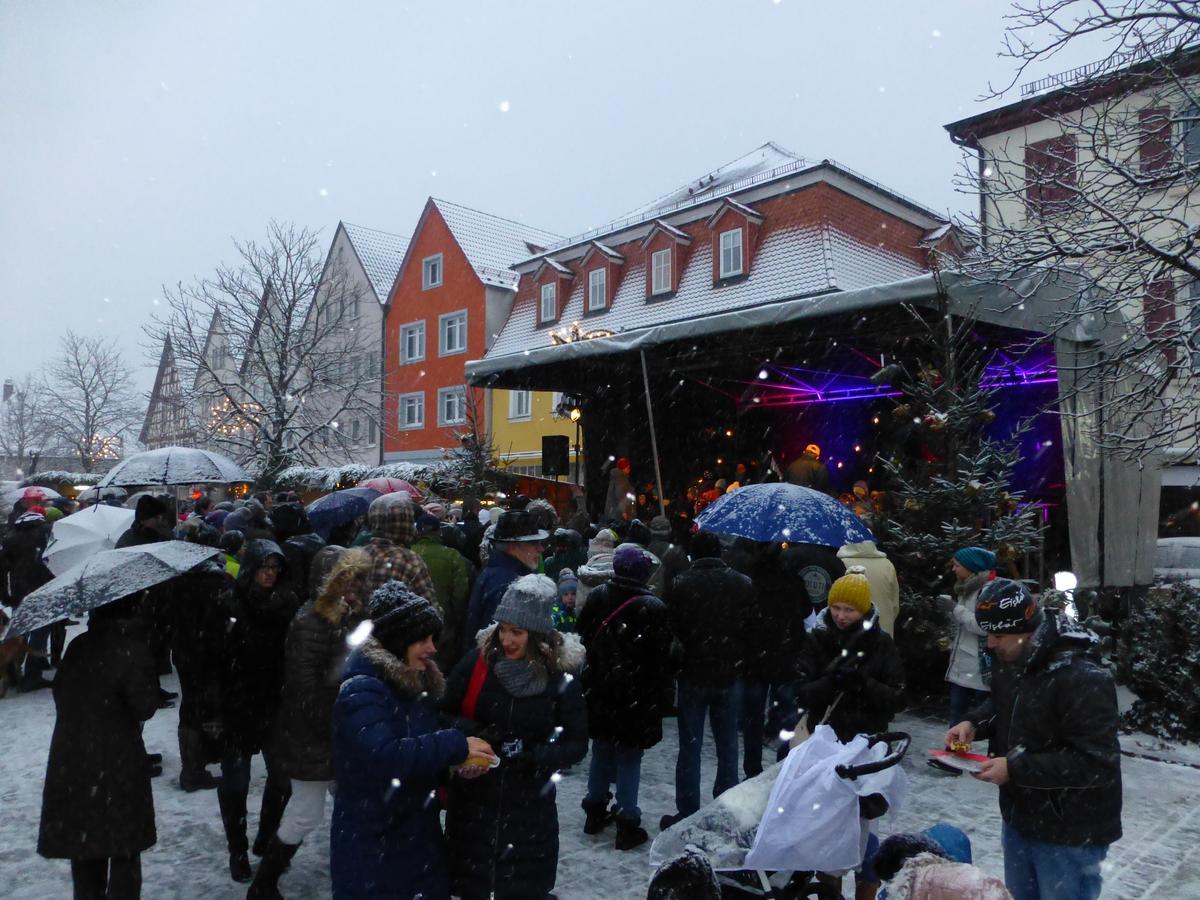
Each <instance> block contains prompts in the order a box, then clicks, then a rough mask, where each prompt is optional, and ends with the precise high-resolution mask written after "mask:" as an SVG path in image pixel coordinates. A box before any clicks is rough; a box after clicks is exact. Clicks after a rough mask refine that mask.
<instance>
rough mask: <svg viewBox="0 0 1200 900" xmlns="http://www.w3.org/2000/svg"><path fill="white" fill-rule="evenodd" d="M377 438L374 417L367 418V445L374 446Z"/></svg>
mask: <svg viewBox="0 0 1200 900" xmlns="http://www.w3.org/2000/svg"><path fill="white" fill-rule="evenodd" d="M378 440H379V426H378V425H376V424H375V419H374V418H370V419H367V446H368V447H374V446H375V442H376V441H378Z"/></svg>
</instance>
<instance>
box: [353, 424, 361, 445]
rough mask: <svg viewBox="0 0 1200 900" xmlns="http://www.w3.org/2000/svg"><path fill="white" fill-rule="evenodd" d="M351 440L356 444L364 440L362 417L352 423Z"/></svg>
mask: <svg viewBox="0 0 1200 900" xmlns="http://www.w3.org/2000/svg"><path fill="white" fill-rule="evenodd" d="M350 440H351V441H353V442H354V445H355V446H358V442H359V441H361V440H362V419H355V420H354V421H353V422H351V423H350Z"/></svg>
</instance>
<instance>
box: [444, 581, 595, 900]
mask: <svg viewBox="0 0 1200 900" xmlns="http://www.w3.org/2000/svg"><path fill="white" fill-rule="evenodd" d="M557 593H558V592H557V590H556V588H555V585H554V582H553V581H551V580H550V579H549V578H547V577H546V576H545V575H525V576H523V577H521V578H518V579H517V580H516V581H514V582H513V583H512V584H510V585H509V586H508V589H507V590H506V591H505V593H504V596H503V598H502V599H501V600H500V604H499V606H498V607H497V609H496V613H495V620H496V623H497V624H494V625H492V627H491V628H488V629H485V630H484V631H481V632H480V633H479V646H478V647H477V649H475V650H472V651H471V652H470V653H468V654H467V656H466V657H464V658H463V659H462V660H461V661H460V662H459V664H458V665H457V666H456V667H455V669H454V672H453V674H452V675H451V676H450V681H449V684H448V685H447V688H446V696H445V698H444V699H443V701H442V706H443V709H444V710H445V711H446V712H447V713H449V714H451V715H453V716H455V717H457V722H458V723H459V726H460V727H461V728H462V729H463V730H464V731H468V732H470V733H474V734H479V735H480V736H481V737H485V738H487V740H488V741H489V743H490V744H491V745H492V746H494V747H495V748H496V750H497V752H498V753H499V755H500V765H499V766H498V767H497V768H495V769H492V770H490V771H487V770H485V772H484V774H483V775H482V776H481V777H479V778H477V779H474V780H466V779H462V778H455V779H454V781H453V783H452V784H451V788H450V808H449V810H448V812H447V815H446V837H447V839H448V841H449V845H450V856H451V860H452V865H451V880H452V883H453V888H454V893H455V895H456V896H458V897H462V898H463V900H483V898H488V900H517V898H520V900H535V898H536V900H541V898H544V897H546V895H547V894H549V893H550V891H551V890H553V889H554V881H555V877H556V874H557V870H558V806H557V801H556V791H555V787H554V785H555V782H556V781H557V780H558V779H557V777H556V775H555V773H556V771H557V770H560V769H565V768H566V767H568V766H571V765H574V764H575V763H577V762H579V761H580V760H581V759H583V757H584V756H585V755H586V754H587V707H586V705H585V703H584V699H583V693H582V691H581V690H580V685H579V681H578V679H577V677H576V675H577V673H578V671H579V669H580V668H581V667H582V664H583V659H584V654H583V646H582V645H581V644H580V643H579V638H578V637H577V636H576V635H573V634H569V635H565V636H564V635H562V634H559V632H557V631H556V630H555V629H554V625H553V621H552V611H553V607H554V604H555V601H556V599H557ZM573 673H575V674H573Z"/></svg>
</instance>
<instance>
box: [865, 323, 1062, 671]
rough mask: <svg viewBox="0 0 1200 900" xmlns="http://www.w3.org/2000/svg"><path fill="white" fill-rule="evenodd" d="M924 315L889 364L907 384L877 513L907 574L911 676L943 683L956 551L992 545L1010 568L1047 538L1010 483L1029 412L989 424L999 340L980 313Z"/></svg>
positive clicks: (895, 381)
mask: <svg viewBox="0 0 1200 900" xmlns="http://www.w3.org/2000/svg"><path fill="white" fill-rule="evenodd" d="M914 315H915V314H914ZM919 322H920V326H919V332H918V335H917V337H916V338H914V340H913V341H911V342H910V344H909V347H908V348H907V351H906V352H905V354H904V356H903V358H901V359H899V360H897V361H895V362H893V363H891V364H890V365H889V366H886V367H885V368H884V369H883V370H882V371H881V378H882V380H886V381H887V382H888V383H890V384H892V385H893V386H894V387H896V388H897V389H898V390H899V391H900V396H898V397H896V398H894V401H893V402H894V404H895V405H894V408H893V410H892V418H891V421H890V422H888V423H885V425H886V428H885V432H886V433H887V434H888V436H889V438H890V439H889V440H888V441H887V442H886V443H885V445H884V446H887V447H890V448H891V453H890V455H886V456H884V457H883V458H882V459H881V461H880V462H881V465H882V467H883V469H884V471H885V472H886V474H887V478H888V480H889V482H890V484H889V494H888V499H889V502H888V510H887V513H886V515H884V516H882V517H880V520H879V521H877V522H875V523H874V525H875V533H876V535H877V536H878V538H879V540H880V544H881V545H882V547H883V549H884V550H885V551H886V552H887V554H888V556H889V557H890V558H891V560H892V562H893V564H894V565H895V566H896V570H897V574H898V576H899V579H900V584H901V598H900V616H899V618H898V620H897V625H896V628H897V644H898V645H899V647H900V650H901V653H902V654H903V655H904V657H905V663H906V669H907V674H908V681H909V684H910V685H912V686H915V687H917V688H919V689H928V690H940V688H941V684H942V678H943V675H944V673H945V665H946V651H947V650H948V647H949V635H950V630H949V626H948V624H947V620H946V616H945V615H944V613H942V612H941V611H940V610H939V608H938V605H937V601H936V597H937V595H938V594H947V593H950V592H951V590H952V588H951V584H952V577H951V576H950V575H949V574H948V569H949V564H950V560H951V558H952V557H953V555H954V552H955V551H956V550H958V549H959V548H960V547H968V546H981V547H986V548H987V549H989V550H992V551H994V552H995V553H996V554H997V557H998V558H999V562H998V564H997V565H998V568H1000V569H1001V573H1000V574H1002V575H1016V574H1017V573H1016V571H1015V569H1010V568H1009V564H1010V563H1011V562H1012V561H1013V560H1015V559H1016V558H1017V557H1018V556H1019V555H1020V554H1022V553H1025V552H1026V551H1029V550H1032V549H1034V548H1036V547H1038V546H1039V545H1040V543H1041V528H1040V517H1039V516H1038V514H1037V510H1035V509H1031V508H1029V507H1028V506H1027V505H1026V504H1025V503H1024V500H1023V497H1022V495H1021V493H1020V492H1019V491H1016V490H1014V489H1013V487H1012V484H1011V481H1012V478H1011V476H1012V471H1013V467H1014V466H1015V465H1016V464H1017V462H1018V461H1019V459H1020V439H1021V436H1022V435H1023V434H1024V433H1025V431H1026V430H1027V429H1028V427H1029V423H1028V422H1023V423H1018V424H1017V425H1015V426H1013V427H1012V428H1010V429H1008V432H1007V433H1004V434H1000V435H996V434H991V435H990V436H989V431H991V432H994V431H995V422H996V413H995V403H994V401H995V390H996V387H995V386H994V384H992V383H990V382H989V380H988V379H987V377H986V375H987V370H988V365H989V363H990V362H991V361H992V359H993V357H994V355H995V352H996V351H995V349H994V348H993V347H991V346H989V345H988V344H986V343H985V342H984V341H982V340H981V339H980V338H979V337H978V335H977V334H976V331H975V328H974V327H973V325H974V323H973V322H971V321H970V320H962V319H959V320H954V319H952V318H951V317H950V316H948V315H943V316H941V317H939V318H937V319H934V320H927V319H924V318H920V319H919Z"/></svg>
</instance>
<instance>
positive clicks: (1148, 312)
mask: <svg viewBox="0 0 1200 900" xmlns="http://www.w3.org/2000/svg"><path fill="white" fill-rule="evenodd" d="M1142 316H1143V319H1144V326H1145V330H1146V337H1148V338H1149V339H1150V340H1151V342H1152V343H1154V344H1155V345H1156V346H1157V347H1158V348H1159V349H1160V350H1162V353H1163V356H1165V357H1166V358H1167V361H1168V362H1170V363H1173V362H1175V357H1176V350H1177V349H1178V348H1177V346H1176V345H1177V342H1178V341H1179V337H1180V335H1179V323H1178V322H1177V321H1176V319H1175V283H1174V282H1173V281H1172V280H1171V279H1170V278H1157V279H1155V280H1154V281H1152V282H1151V283H1150V284H1149V285H1148V286H1147V288H1146V294H1145V296H1144V297H1143V298H1142Z"/></svg>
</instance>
